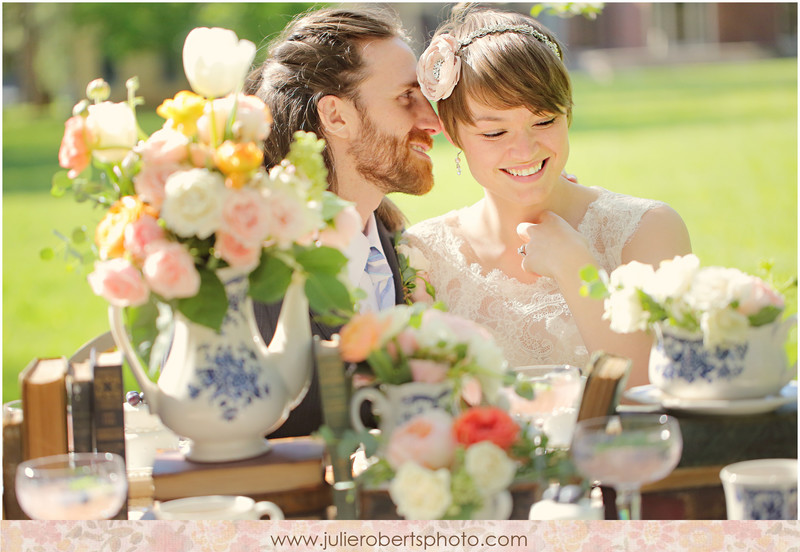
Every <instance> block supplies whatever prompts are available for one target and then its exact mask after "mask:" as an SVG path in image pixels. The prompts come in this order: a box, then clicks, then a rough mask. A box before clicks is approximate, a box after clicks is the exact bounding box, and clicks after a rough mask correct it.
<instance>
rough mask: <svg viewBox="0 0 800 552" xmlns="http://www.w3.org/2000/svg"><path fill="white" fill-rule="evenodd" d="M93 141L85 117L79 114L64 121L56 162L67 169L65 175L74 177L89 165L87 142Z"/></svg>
mask: <svg viewBox="0 0 800 552" xmlns="http://www.w3.org/2000/svg"><path fill="white" fill-rule="evenodd" d="M93 141H94V139H93V138H92V137H91V133H90V132H89V129H88V127H87V126H86V119H84V118H83V117H80V116H75V117H70V118H69V119H67V121H66V122H65V123H64V137H63V138H62V139H61V147H60V148H59V150H58V163H59V165H61V166H62V167H64V168H65V169H69V173H68V175H67V176H69V177H70V178H75V177H76V176H78V175H79V174H80V173H81V172H83V170H84V169H85V168H86V167H88V166H89V161H91V157H92V155H91V151H90V150H89V146H88V145H87V144H91V143H92V142H93Z"/></svg>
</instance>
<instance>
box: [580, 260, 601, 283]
mask: <svg viewBox="0 0 800 552" xmlns="http://www.w3.org/2000/svg"><path fill="white" fill-rule="evenodd" d="M578 274H580V277H581V280H583V281H584V282H594V281H595V280H599V279H600V272H599V271H598V270H597V267H596V266H594V265H590V264H589V265H586V266H584V267H583V268H581V270H580V272H578Z"/></svg>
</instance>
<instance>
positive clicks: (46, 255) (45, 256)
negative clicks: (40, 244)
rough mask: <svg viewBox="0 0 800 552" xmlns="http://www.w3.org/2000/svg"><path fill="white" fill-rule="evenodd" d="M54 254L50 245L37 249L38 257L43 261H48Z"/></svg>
mask: <svg viewBox="0 0 800 552" xmlns="http://www.w3.org/2000/svg"><path fill="white" fill-rule="evenodd" d="M55 256H56V253H55V251H53V248H52V247H45V248H44V249H41V250H40V251H39V258H40V259H42V260H43V261H49V260H50V259H52V258H53V257H55Z"/></svg>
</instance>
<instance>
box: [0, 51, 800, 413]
mask: <svg viewBox="0 0 800 552" xmlns="http://www.w3.org/2000/svg"><path fill="white" fill-rule="evenodd" d="M573 80H574V89H575V92H574V96H575V109H574V117H573V124H572V129H571V133H570V145H571V156H570V161H569V163H568V164H567V170H568V171H569V172H572V173H574V174H576V175H577V176H578V178H579V180H580V182H581V183H582V184H585V185H590V186H602V187H604V188H608V189H610V190H614V191H619V192H623V193H629V194H632V195H636V196H641V197H648V198H653V199H659V200H662V201H666V202H667V203H669V204H670V205H672V207H674V208H675V209H676V210H677V211H678V212H679V213H680V214H681V215H682V216H683V218H684V220H685V221H686V224H687V226H688V227H689V231H690V233H691V236H692V245H693V248H694V251H695V252H696V253H697V254H698V255H699V256H700V258H701V260H702V262H703V264H704V265H712V264H714V265H724V266H735V267H738V268H741V269H742V270H745V271H747V272H751V273H755V272H757V270H758V267H759V263H760V262H761V261H763V260H771V261H772V262H774V267H775V268H774V274H775V276H776V277H777V278H778V279H785V278H788V277H789V276H792V275H795V274H796V273H797V60H796V59H783V60H768V61H757V62H748V63H737V64H724V65H695V66H682V67H669V68H651V69H646V70H635V71H634V70H631V71H626V72H620V73H618V74H617V75H615V79H614V81H613V82H611V83H610V84H599V83H596V82H593V81H591V80H589V79H588V78H587V77H585V76H583V75H580V74H577V75H574V77H573ZM65 116H66V115H64V116H62V115H59V116H52V115H50V114H43V115H38V116H37V115H35V114H34V113H31V112H30V111H28V110H25V109H19V108H14V109H13V110H10V109H5V110H4V113H3V236H4V239H3V401H8V400H11V399H13V398H17V396H18V394H19V392H18V389H17V374H18V372H19V370H21V369H22V368H23V367H24V366H25V365H26V364H27V363H28V362H29V361H30V360H31V359H32V358H33V357H36V356H39V357H44V356H58V355H65V356H68V355H69V354H70V353H71V352H72V351H74V350H75V349H77V348H78V346H79V345H80V344H81V343H83V342H84V341H86V340H88V339H89V338H91V337H92V336H94V335H96V334H97V333H100V332H102V331H104V330H105V329H107V322H106V309H105V304H104V302H103V301H102V300H100V299H98V298H96V297H94V296H93V295H92V293H91V292H90V291H89V288H88V285H87V284H86V282H85V273H83V274H76V273H68V272H67V271H66V270H65V268H64V266H65V265H64V263H63V262H61V261H59V260H58V259H56V260H52V261H49V262H45V261H42V260H40V259H39V250H40V249H41V248H43V247H45V246H54V245H56V244H57V243H58V241H57V239H56V238H55V237H54V235H53V230H54V229H57V230H60V231H62V232H70V231H71V230H72V228H73V227H74V226H77V225H79V224H87V225H89V223H90V222H93V221H95V220H97V219H98V218H99V213H92V212H91V211H89V210H88V209H87V207H86V206H82V205H77V204H75V203H74V202H73V201H72V200H71V199H70V198H61V199H57V198H52V197H51V196H50V195H49V193H48V190H49V187H50V178H51V176H52V174H53V173H54V172H55V171H56V170H58V164H57V151H58V145H59V142H60V139H61V132H62V129H63V119H64V118H65ZM155 124H156V123H155V122H154V119H152V118H148V119H147V120H146V121H145V123H144V125H143V126H145V128H146V130H154V128H155V127H154V125H155ZM455 154H456V151H455V150H454V149H453V148H452V146H450V144H448V143H447V142H446V141H445V140H444V138H442V137H441V136H439V137H437V139H436V145H435V147H434V152H433V157H434V175H435V178H436V186H435V188H434V190H433V191H432V192H431V193H430V194H428V195H426V196H424V197H419V198H415V197H407V196H398V195H395V196H394V197H393V199H394V200H395V201H396V202H397V203H398V204H399V205H400V206H401V208H402V209H403V210H404V211H405V213H406V214H407V215H408V217H409V219H410V221H411V222H412V223H413V222H416V221H419V220H423V219H425V218H428V217H431V216H435V215H438V214H441V213H444V212H446V211H449V210H451V209H454V208H458V207H461V206H464V205H469V204H471V203H473V202H475V201H476V200H478V199H479V198H480V197H481V196H482V191H481V189H480V186H478V184H477V183H475V182H474V181H473V180H472V179H471V177H470V176H469V172H468V171H466V170H465V171H464V172H463V174H462V176H460V177H459V176H456V174H455V166H454V163H453V158H454V157H455ZM790 302H791V304H790V307H789V310H790V311H791V312H795V311H796V295H792V297H791V301H790ZM791 348H792V349H793V347H791ZM790 357H792V359H794V358H796V353H795V352H794V351H792V352H791V353H790ZM128 381H129V385H131V386H132V385H133V384H132V380H130V379H129V380H128Z"/></svg>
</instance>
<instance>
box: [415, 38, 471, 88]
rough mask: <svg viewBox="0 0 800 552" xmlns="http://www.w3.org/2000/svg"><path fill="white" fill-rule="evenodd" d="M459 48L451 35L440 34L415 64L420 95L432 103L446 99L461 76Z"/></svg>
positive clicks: (459, 45)
mask: <svg viewBox="0 0 800 552" xmlns="http://www.w3.org/2000/svg"><path fill="white" fill-rule="evenodd" d="M460 47H461V44H460V43H459V41H458V40H457V39H456V38H455V37H454V36H452V35H449V34H446V33H445V34H440V35H439V36H437V37H434V39H433V40H432V41H431V44H430V46H428V48H427V50H425V51H424V52H423V53H422V55H421V56H420V58H419V62H418V63H417V80H418V81H419V85H420V88H421V89H422V93H423V94H424V95H425V97H426V98H428V99H429V100H430V101H432V102H438V101H439V100H444V99H445V98H448V97H449V96H450V94H452V93H453V89H454V88H455V87H456V83H458V79H459V77H460V76H461V58H460V57H458V56H457V55H456V52H457V51H458V49H459V48H460Z"/></svg>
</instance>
